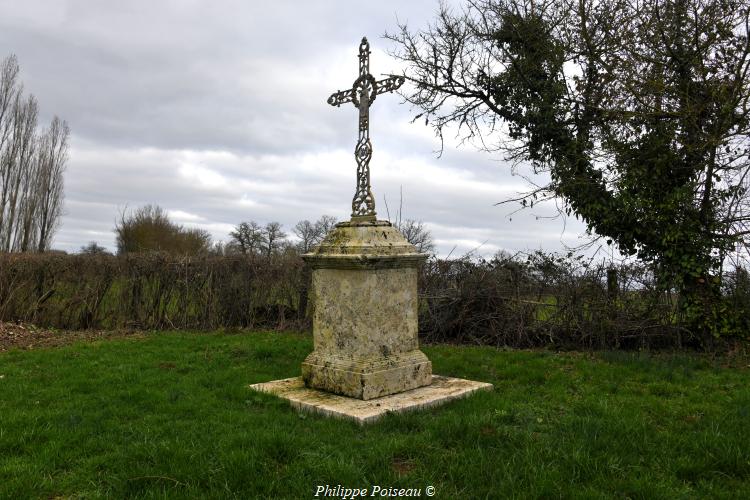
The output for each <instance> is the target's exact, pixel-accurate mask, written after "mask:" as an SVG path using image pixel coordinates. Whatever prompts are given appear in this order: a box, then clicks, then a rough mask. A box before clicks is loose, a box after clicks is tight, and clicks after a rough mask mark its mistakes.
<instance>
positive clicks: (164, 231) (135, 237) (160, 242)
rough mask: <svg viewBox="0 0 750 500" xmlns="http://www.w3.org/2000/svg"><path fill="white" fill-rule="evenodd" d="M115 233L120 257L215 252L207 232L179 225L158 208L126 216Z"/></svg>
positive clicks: (146, 208) (117, 225)
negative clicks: (139, 253)
mask: <svg viewBox="0 0 750 500" xmlns="http://www.w3.org/2000/svg"><path fill="white" fill-rule="evenodd" d="M115 233H116V234H117V253H118V254H125V253H131V252H153V251H159V252H168V253H171V254H175V255H197V254H204V253H207V252H208V251H209V250H210V248H211V235H210V234H209V233H208V232H207V231H205V230H203V229H195V228H190V229H186V228H184V227H182V226H180V225H178V224H175V223H174V222H172V221H171V220H169V217H168V216H167V213H166V211H165V210H164V209H163V208H161V207H160V206H158V205H145V206H143V207H140V208H138V209H136V210H134V211H132V212H131V213H129V214H126V213H125V212H123V213H122V214H121V215H120V221H119V222H118V223H117V224H116V226H115Z"/></svg>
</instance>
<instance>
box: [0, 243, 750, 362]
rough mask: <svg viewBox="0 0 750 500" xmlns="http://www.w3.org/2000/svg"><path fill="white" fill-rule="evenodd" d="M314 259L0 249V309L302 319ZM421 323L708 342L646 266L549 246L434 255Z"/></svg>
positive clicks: (749, 326)
mask: <svg viewBox="0 0 750 500" xmlns="http://www.w3.org/2000/svg"><path fill="white" fill-rule="evenodd" d="M723 281H724V293H723V295H722V297H720V298H718V299H717V300H720V301H722V302H721V310H723V311H725V312H726V314H725V315H724V316H723V317H722V318H717V321H720V322H722V323H721V325H722V328H721V330H722V332H724V334H725V336H726V337H741V336H747V332H748V331H750V279H748V274H747V272H745V271H744V270H742V269H740V270H739V271H737V272H735V273H729V274H727V275H725V276H724V277H723ZM308 283H309V271H306V270H305V268H304V264H303V262H302V261H301V259H299V258H298V257H296V256H293V255H287V256H275V257H272V258H270V259H268V258H264V257H255V258H252V257H243V256H236V257H235V256H232V257H216V256H206V257H192V258H188V257H186V258H177V257H173V256H169V255H166V254H129V255H126V256H121V257H118V256H111V255H93V256H89V255H58V254H0V320H2V321H23V322H29V323H34V324H37V325H39V326H45V327H56V328H60V329H70V330H77V329H86V328H97V329H119V328H138V329H164V328H170V329H171V328H178V329H215V328H234V327H247V328H271V329H298V330H304V329H309V326H310V323H309V316H310V315H309V313H310V311H308V310H307V309H308V307H307V287H308ZM419 309H420V311H419V322H420V334H421V336H422V338H423V340H426V341H429V342H460V343H477V344H490V345H498V346H504V345H505V346H513V347H535V346H553V347H558V348H577V349H581V348H593V349H600V348H642V347H659V346H661V347H663V346H669V347H677V348H683V347H700V348H711V347H712V344H713V342H714V340H715V339H712V338H709V339H706V338H701V337H699V336H697V335H695V334H693V333H692V332H691V331H690V330H689V329H687V328H685V327H684V326H683V322H682V317H681V313H680V302H679V297H678V296H676V295H675V294H674V293H672V292H670V291H669V290H663V289H660V288H659V287H657V286H656V285H655V283H654V279H653V276H652V274H651V273H650V271H649V270H648V268H646V267H644V266H639V265H627V266H625V265H621V266H617V267H612V266H608V265H605V264H593V263H591V262H586V261H585V260H583V259H581V258H580V257H579V258H575V257H572V256H570V255H568V256H559V255H555V254H544V253H541V252H537V253H534V254H530V255H517V256H514V257H507V258H496V259H492V260H489V261H487V260H469V259H457V260H439V259H432V260H429V261H428V262H427V263H426V264H425V266H424V267H423V268H422V272H421V278H420V305H419Z"/></svg>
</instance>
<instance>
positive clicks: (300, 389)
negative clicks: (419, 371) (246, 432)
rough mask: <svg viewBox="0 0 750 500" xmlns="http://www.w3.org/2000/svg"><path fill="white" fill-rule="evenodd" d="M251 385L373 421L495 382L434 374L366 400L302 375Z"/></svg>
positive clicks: (299, 405) (316, 408) (303, 405)
mask: <svg viewBox="0 0 750 500" xmlns="http://www.w3.org/2000/svg"><path fill="white" fill-rule="evenodd" d="M250 388H251V389H253V390H256V391H260V392H266V393H270V394H275V395H276V396H279V397H281V398H284V399H286V400H288V401H289V403H290V404H291V405H292V407H294V408H296V409H298V410H302V411H310V412H315V413H321V414H323V415H328V416H332V417H339V418H348V419H352V420H355V421H356V422H358V423H360V424H365V423H371V422H374V421H376V420H377V419H379V418H380V417H382V416H383V415H385V414H386V413H388V412H403V411H409V410H417V409H422V408H429V407H432V406H437V405H440V404H443V403H446V402H448V401H451V400H453V399H457V398H461V397H465V396H468V395H469V394H471V393H473V392H475V391H482V390H492V384H488V383H485V382H473V381H471V380H463V379H459V378H451V377H441V376H438V375H433V376H432V383H431V384H430V385H428V386H425V387H420V388H418V389H412V390H410V391H406V392H401V393H398V394H393V395H390V396H384V397H381V398H377V399H370V400H368V401H363V400H360V399H354V398H348V397H345V396H339V395H336V394H331V393H329V392H323V391H319V390H316V389H310V388H308V387H305V384H304V381H303V380H302V378H301V377H294V378H288V379H283V380H275V381H273V382H264V383H261V384H253V385H251V386H250Z"/></svg>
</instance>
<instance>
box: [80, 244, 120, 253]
mask: <svg viewBox="0 0 750 500" xmlns="http://www.w3.org/2000/svg"><path fill="white" fill-rule="evenodd" d="M78 253H80V254H82V255H112V254H111V252H110V251H109V250H107V249H106V248H104V247H103V246H101V245H99V244H98V243H97V242H96V241H89V243H88V244H87V245H84V246H82V247H81V250H80V251H79V252H78Z"/></svg>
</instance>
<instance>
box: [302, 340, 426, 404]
mask: <svg viewBox="0 0 750 500" xmlns="http://www.w3.org/2000/svg"><path fill="white" fill-rule="evenodd" d="M302 380H303V381H304V382H305V385H306V386H307V387H309V388H311V389H319V390H321V391H326V392H332V393H334V394H340V395H342V396H347V397H350V398H357V399H365V400H367V399H375V398H380V397H383V396H388V395H390V394H396V393H399V392H404V391H408V390H411V389H416V388H417V387H422V386H425V385H430V384H431V383H432V363H431V362H430V360H428V359H427V356H425V355H424V353H422V352H421V351H419V350H414V351H411V352H409V353H405V354H397V355H393V356H390V357H389V358H387V359H384V360H378V359H375V360H346V359H340V358H339V357H337V356H334V355H332V354H325V353H323V354H321V353H318V352H316V351H313V352H312V353H311V354H310V355H309V356H307V358H306V359H305V361H304V362H303V363H302Z"/></svg>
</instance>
